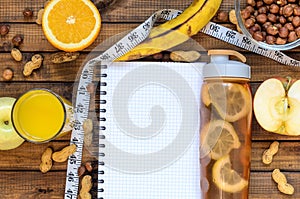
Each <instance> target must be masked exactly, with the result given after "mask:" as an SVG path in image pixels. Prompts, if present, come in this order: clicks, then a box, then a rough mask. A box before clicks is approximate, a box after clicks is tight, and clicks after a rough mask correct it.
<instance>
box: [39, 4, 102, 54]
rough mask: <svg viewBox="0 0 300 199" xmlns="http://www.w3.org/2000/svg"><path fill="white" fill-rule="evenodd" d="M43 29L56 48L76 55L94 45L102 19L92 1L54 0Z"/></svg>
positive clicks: (46, 13) (48, 5)
mask: <svg viewBox="0 0 300 199" xmlns="http://www.w3.org/2000/svg"><path fill="white" fill-rule="evenodd" d="M42 26H43V32H44V34H45V36H46V38H47V39H48V41H49V42H50V43H51V44H52V45H53V46H54V47H56V48H58V49H60V50H63V51H67V52H74V51H79V50H82V49H84V48H86V47H88V46H89V45H91V44H92V43H93V42H94V41H95V39H96V38H97V36H98V34H99V32H100V27H101V17H100V14H99V11H98V10H97V8H96V7H95V5H94V4H93V3H92V2H91V1H90V0H52V1H50V2H49V3H48V4H47V6H46V7H45V10H44V14H43V19H42Z"/></svg>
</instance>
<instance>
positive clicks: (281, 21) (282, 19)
mask: <svg viewBox="0 0 300 199" xmlns="http://www.w3.org/2000/svg"><path fill="white" fill-rule="evenodd" d="M279 23H281V24H285V23H286V18H285V17H284V16H280V17H279Z"/></svg>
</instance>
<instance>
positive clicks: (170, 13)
mask: <svg viewBox="0 0 300 199" xmlns="http://www.w3.org/2000/svg"><path fill="white" fill-rule="evenodd" d="M181 13H182V11H179V10H173V9H164V10H160V11H157V12H155V13H154V14H153V15H151V16H150V17H149V18H148V19H147V20H146V21H145V22H143V23H142V24H141V25H139V26H138V27H137V28H135V29H134V30H132V31H131V32H130V33H128V34H127V35H126V36H125V37H123V38H122V39H121V40H120V41H118V42H117V43H115V44H114V45H113V46H111V47H110V48H109V49H108V50H106V51H105V52H104V53H102V54H101V55H99V56H98V57H96V58H94V59H91V60H90V61H88V62H87V63H86V64H85V65H84V67H83V69H82V74H81V75H80V77H79V81H78V88H77V94H76V102H75V104H74V116H75V121H74V125H73V131H72V134H71V141H70V143H71V144H76V146H77V149H76V152H75V153H74V154H73V155H71V156H70V157H69V159H68V167H67V176H66V186H65V195H64V198H65V199H75V198H77V195H78V188H79V177H78V174H77V171H78V168H79V167H80V166H81V160H82V149H83V142H84V131H83V128H82V124H83V122H84V121H85V120H86V119H87V118H88V114H89V106H90V93H89V92H88V90H87V87H88V85H89V84H90V83H92V82H93V76H94V67H95V66H96V65H98V66H99V65H100V64H99V63H101V62H106V63H107V62H112V61H113V60H115V59H117V58H118V57H121V56H122V55H124V54H125V53H127V52H128V51H130V50H131V49H132V48H134V47H135V46H137V45H138V44H139V43H141V42H142V41H144V40H145V39H146V38H147V37H148V35H149V33H150V31H151V29H152V27H153V25H154V23H155V21H156V20H157V19H165V20H170V19H173V18H175V17H177V16H178V15H179V14H181ZM201 31H202V32H203V33H205V34H207V35H210V36H213V37H215V38H217V39H220V40H223V41H225V42H227V43H230V44H233V45H235V46H238V47H240V48H244V49H246V50H249V51H252V52H255V53H257V54H260V55H263V56H265V57H269V58H271V59H273V60H276V61H278V62H280V63H283V64H286V65H291V66H300V62H299V61H297V60H295V59H292V58H290V57H288V56H286V55H285V54H283V53H281V52H280V51H272V50H268V49H264V48H261V47H259V46H257V45H256V44H254V43H251V41H250V40H249V39H248V38H247V37H246V36H245V35H242V34H240V33H238V32H236V31H234V30H231V29H228V28H226V27H224V26H221V25H218V24H216V23H213V22H209V23H208V24H207V25H206V26H205V27H204V28H203V29H202V30H201Z"/></svg>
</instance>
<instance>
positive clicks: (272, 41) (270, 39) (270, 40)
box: [266, 35, 276, 44]
mask: <svg viewBox="0 0 300 199" xmlns="http://www.w3.org/2000/svg"><path fill="white" fill-rule="evenodd" d="M266 42H267V44H275V42H276V37H274V36H272V35H267V36H266Z"/></svg>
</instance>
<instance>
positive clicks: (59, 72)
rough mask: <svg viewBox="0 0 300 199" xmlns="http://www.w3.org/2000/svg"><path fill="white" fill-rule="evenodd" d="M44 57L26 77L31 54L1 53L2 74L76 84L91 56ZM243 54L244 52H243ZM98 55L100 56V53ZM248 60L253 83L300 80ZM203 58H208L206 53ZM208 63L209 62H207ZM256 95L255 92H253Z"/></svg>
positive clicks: (266, 62) (271, 64)
mask: <svg viewBox="0 0 300 199" xmlns="http://www.w3.org/2000/svg"><path fill="white" fill-rule="evenodd" d="M38 53H40V54H41V55H42V56H43V57H44V61H43V65H42V66H41V67H40V68H39V69H37V70H34V71H33V74H32V75H30V76H28V77H24V75H23V73H22V71H23V67H24V65H25V63H26V60H28V59H30V57H31V56H32V53H31V52H25V53H24V56H25V59H24V60H23V61H22V62H16V61H14V60H13V59H12V57H11V55H10V53H0V60H1V61H2V64H1V65H0V73H1V74H2V72H3V70H4V69H5V68H7V67H9V68H11V69H13V70H14V77H13V81H14V82H19V81H22V82H24V81H36V82H40V81H48V82H57V81H64V82H74V81H75V80H76V78H77V75H78V73H80V72H81V69H82V67H83V66H84V63H85V62H86V60H87V57H90V56H91V55H90V54H88V53H85V52H84V53H81V55H80V56H79V58H78V59H77V60H75V61H73V62H68V63H62V64H53V63H52V62H51V61H50V56H51V54H52V53H49V52H38ZM242 53H243V52H242ZM97 54H100V53H99V52H98V53H97ZM243 54H244V55H245V56H246V58H247V64H248V65H250V66H251V70H252V77H251V82H252V83H255V82H261V81H264V80H266V79H268V78H270V77H278V76H281V77H286V76H292V77H293V78H297V79H300V67H293V66H284V65H280V64H279V63H277V62H275V61H273V60H271V59H268V58H266V57H263V56H260V57H259V59H258V58H257V55H254V54H251V53H243ZM203 56H206V52H204V54H203ZM205 61H207V60H205ZM1 81H3V78H2V75H1V76H0V82H1ZM253 93H254V92H253Z"/></svg>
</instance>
